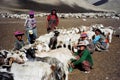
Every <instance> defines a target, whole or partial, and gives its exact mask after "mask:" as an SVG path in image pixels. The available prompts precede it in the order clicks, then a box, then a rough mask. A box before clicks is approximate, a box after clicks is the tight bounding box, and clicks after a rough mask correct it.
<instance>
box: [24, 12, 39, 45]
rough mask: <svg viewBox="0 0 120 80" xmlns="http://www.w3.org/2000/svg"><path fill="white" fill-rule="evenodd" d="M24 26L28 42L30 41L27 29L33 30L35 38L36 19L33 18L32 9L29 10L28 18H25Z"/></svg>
mask: <svg viewBox="0 0 120 80" xmlns="http://www.w3.org/2000/svg"><path fill="white" fill-rule="evenodd" d="M24 26H25V28H26V35H27V38H28V42H29V43H30V40H31V39H30V36H29V30H32V31H33V35H34V36H35V38H37V27H36V19H35V18H34V11H30V12H29V18H27V19H26V21H25V24H24Z"/></svg>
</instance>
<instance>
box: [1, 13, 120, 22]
mask: <svg viewBox="0 0 120 80" xmlns="http://www.w3.org/2000/svg"><path fill="white" fill-rule="evenodd" d="M47 15H49V13H36V14H35V17H45V16H47ZM57 15H58V17H59V18H95V19H97V18H113V19H117V20H119V18H120V14H119V13H114V12H108V13H107V12H101V13H97V12H96V13H57ZM28 16H29V15H28V14H14V13H9V12H0V18H15V19H26V18H27V17H28Z"/></svg>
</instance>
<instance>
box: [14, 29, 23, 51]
mask: <svg viewBox="0 0 120 80" xmlns="http://www.w3.org/2000/svg"><path fill="white" fill-rule="evenodd" d="M14 35H15V37H16V41H15V45H14V49H13V50H20V49H21V48H22V47H23V46H24V45H25V44H24V41H23V39H22V36H23V35H24V33H23V32H20V31H16V32H15V33H14Z"/></svg>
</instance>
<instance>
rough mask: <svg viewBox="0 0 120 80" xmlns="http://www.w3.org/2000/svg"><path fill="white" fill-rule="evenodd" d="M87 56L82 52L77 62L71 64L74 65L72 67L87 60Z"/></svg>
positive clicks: (86, 52)
mask: <svg viewBox="0 0 120 80" xmlns="http://www.w3.org/2000/svg"><path fill="white" fill-rule="evenodd" d="M88 54H89V52H88V51H84V52H83V53H82V56H81V57H80V59H79V60H77V61H75V62H73V64H74V65H78V64H80V63H82V62H83V61H84V60H85V59H86V58H87V56H88Z"/></svg>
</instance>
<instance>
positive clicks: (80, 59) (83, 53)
mask: <svg viewBox="0 0 120 80" xmlns="http://www.w3.org/2000/svg"><path fill="white" fill-rule="evenodd" d="M75 57H76V59H71V64H70V65H71V68H70V69H72V68H75V67H78V68H79V67H80V65H82V68H83V69H84V70H85V73H89V72H90V69H91V68H92V66H93V59H92V56H91V54H90V52H89V50H87V48H86V43H85V42H84V41H80V43H79V45H78V51H77V52H76V53H75ZM70 71H71V70H70Z"/></svg>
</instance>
